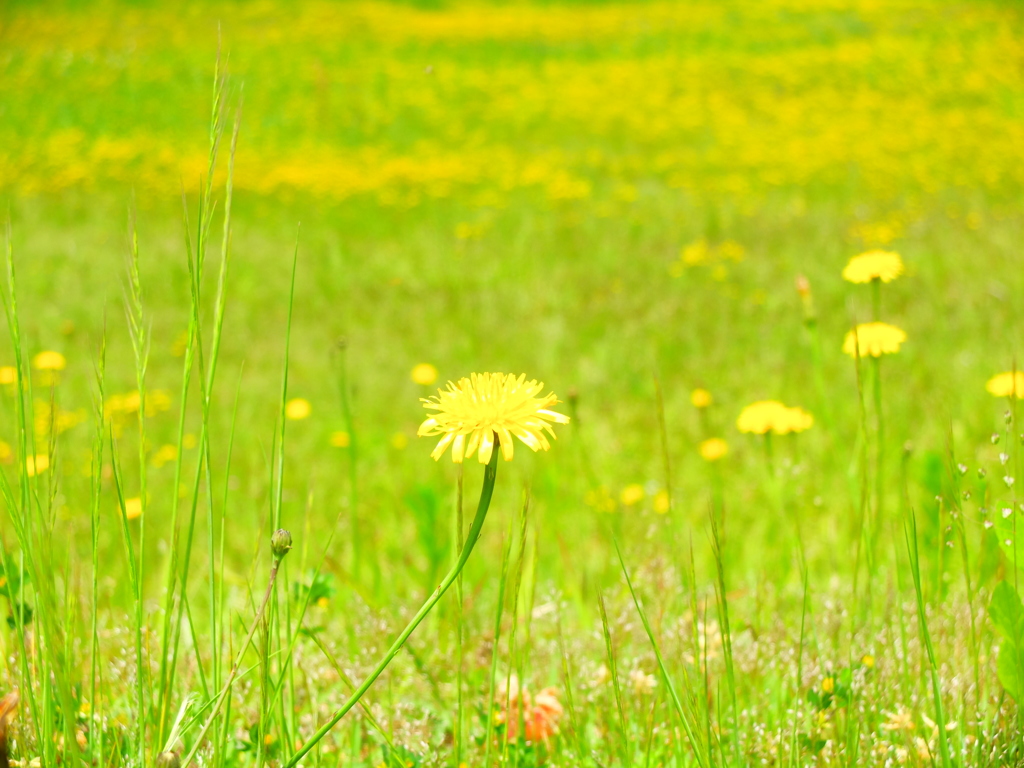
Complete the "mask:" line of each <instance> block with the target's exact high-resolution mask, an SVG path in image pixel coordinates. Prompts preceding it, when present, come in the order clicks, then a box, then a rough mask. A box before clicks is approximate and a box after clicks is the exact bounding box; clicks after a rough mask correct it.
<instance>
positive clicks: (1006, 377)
mask: <svg viewBox="0 0 1024 768" xmlns="http://www.w3.org/2000/svg"><path fill="white" fill-rule="evenodd" d="M985 389H987V390H988V391H989V392H990V393H991V394H993V395H995V396H996V397H1021V396H1024V372H1022V371H1016V372H1014V371H1007V372H1006V373H1000V374H999V375H998V376H993V377H992V378H991V379H989V380H988V384H986V385H985Z"/></svg>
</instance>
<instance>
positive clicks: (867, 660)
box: [860, 653, 875, 669]
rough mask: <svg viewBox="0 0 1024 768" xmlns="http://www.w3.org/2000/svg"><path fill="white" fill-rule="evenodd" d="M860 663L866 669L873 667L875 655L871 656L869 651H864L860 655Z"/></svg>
mask: <svg viewBox="0 0 1024 768" xmlns="http://www.w3.org/2000/svg"><path fill="white" fill-rule="evenodd" d="M860 663H861V664H863V665H864V666H865V667H867V668H868V669H874V668H875V657H874V656H872V655H871V654H870V653H865V654H864V655H863V656H861V657H860Z"/></svg>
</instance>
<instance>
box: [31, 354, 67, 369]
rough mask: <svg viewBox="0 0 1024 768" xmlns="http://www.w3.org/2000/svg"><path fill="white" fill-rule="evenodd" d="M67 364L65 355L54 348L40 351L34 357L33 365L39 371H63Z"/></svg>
mask: <svg viewBox="0 0 1024 768" xmlns="http://www.w3.org/2000/svg"><path fill="white" fill-rule="evenodd" d="M66 365H67V361H66V360H65V359H64V355H62V354H61V353H60V352H53V351H52V350H47V351H45V352H40V353H39V354H38V355H36V356H35V357H33V358H32V367H33V368H35V369H36V370H37V371H63V370H64V367H65V366H66Z"/></svg>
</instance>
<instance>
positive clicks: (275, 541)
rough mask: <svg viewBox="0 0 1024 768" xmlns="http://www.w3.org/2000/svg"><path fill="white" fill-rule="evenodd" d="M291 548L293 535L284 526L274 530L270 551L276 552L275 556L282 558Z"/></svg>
mask: <svg viewBox="0 0 1024 768" xmlns="http://www.w3.org/2000/svg"><path fill="white" fill-rule="evenodd" d="M291 548H292V535H291V534H290V533H288V531H286V530H285V529H284V528H278V529H277V530H276V531H274V535H273V536H271V537H270V551H271V552H273V553H274V557H275V558H276V559H278V560H280V559H281V558H282V557H284V556H285V555H287V554H288V550H289V549H291Z"/></svg>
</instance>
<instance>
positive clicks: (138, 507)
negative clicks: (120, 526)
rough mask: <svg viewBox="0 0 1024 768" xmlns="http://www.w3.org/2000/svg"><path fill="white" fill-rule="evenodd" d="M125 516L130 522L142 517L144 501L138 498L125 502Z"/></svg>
mask: <svg viewBox="0 0 1024 768" xmlns="http://www.w3.org/2000/svg"><path fill="white" fill-rule="evenodd" d="M124 516H125V517H127V518H128V519H129V520H134V519H135V518H137V517H142V499H140V498H139V497H138V496H136V497H135V498H132V499H125V500H124Z"/></svg>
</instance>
